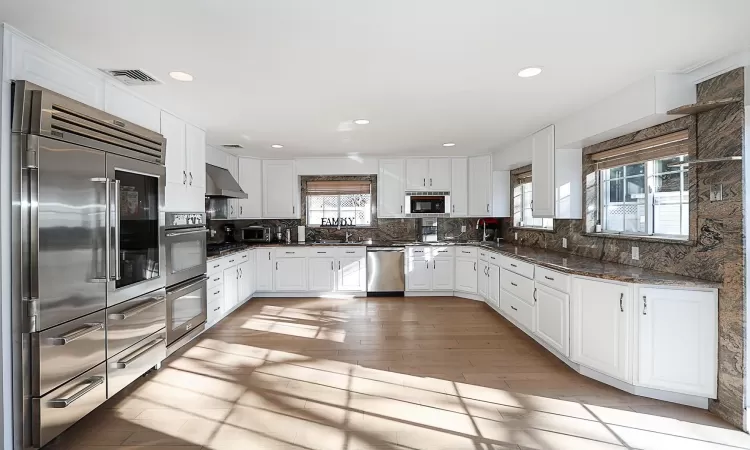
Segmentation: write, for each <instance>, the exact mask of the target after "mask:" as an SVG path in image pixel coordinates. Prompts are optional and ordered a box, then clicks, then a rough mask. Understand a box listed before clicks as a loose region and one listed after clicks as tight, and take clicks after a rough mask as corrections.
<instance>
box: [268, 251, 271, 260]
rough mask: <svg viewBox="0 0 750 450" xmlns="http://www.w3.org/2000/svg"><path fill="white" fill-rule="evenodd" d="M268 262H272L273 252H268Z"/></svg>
mask: <svg viewBox="0 0 750 450" xmlns="http://www.w3.org/2000/svg"><path fill="white" fill-rule="evenodd" d="M268 260H269V261H270V260H271V252H268Z"/></svg>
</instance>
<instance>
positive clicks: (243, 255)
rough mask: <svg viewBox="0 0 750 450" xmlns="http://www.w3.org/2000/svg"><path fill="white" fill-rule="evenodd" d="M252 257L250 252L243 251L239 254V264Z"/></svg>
mask: <svg viewBox="0 0 750 450" xmlns="http://www.w3.org/2000/svg"><path fill="white" fill-rule="evenodd" d="M249 259H250V252H249V251H248V252H242V253H238V254H237V264H240V263H243V262H245V261H247V260H249Z"/></svg>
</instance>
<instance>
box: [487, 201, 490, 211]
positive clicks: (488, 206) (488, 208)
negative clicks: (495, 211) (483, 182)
mask: <svg viewBox="0 0 750 450" xmlns="http://www.w3.org/2000/svg"><path fill="white" fill-rule="evenodd" d="M487 212H490V204H489V203H487Z"/></svg>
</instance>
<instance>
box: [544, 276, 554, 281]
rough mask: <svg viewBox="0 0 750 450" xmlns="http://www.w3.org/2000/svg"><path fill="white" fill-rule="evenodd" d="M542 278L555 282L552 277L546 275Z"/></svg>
mask: <svg viewBox="0 0 750 450" xmlns="http://www.w3.org/2000/svg"><path fill="white" fill-rule="evenodd" d="M544 278H546V279H548V280H550V281H555V279H554V278H552V277H548V276H547V275H545V276H544Z"/></svg>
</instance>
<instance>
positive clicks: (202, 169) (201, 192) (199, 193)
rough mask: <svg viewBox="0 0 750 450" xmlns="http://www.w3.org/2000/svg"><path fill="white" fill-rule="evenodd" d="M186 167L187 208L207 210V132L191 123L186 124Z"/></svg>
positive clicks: (190, 209)
mask: <svg viewBox="0 0 750 450" xmlns="http://www.w3.org/2000/svg"><path fill="white" fill-rule="evenodd" d="M185 168H186V172H187V198H186V200H185V206H186V210H187V211H201V210H205V208H206V206H205V205H206V203H205V197H206V132H205V131H203V130H201V129H200V128H197V127H194V126H192V125H190V124H186V126H185Z"/></svg>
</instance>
